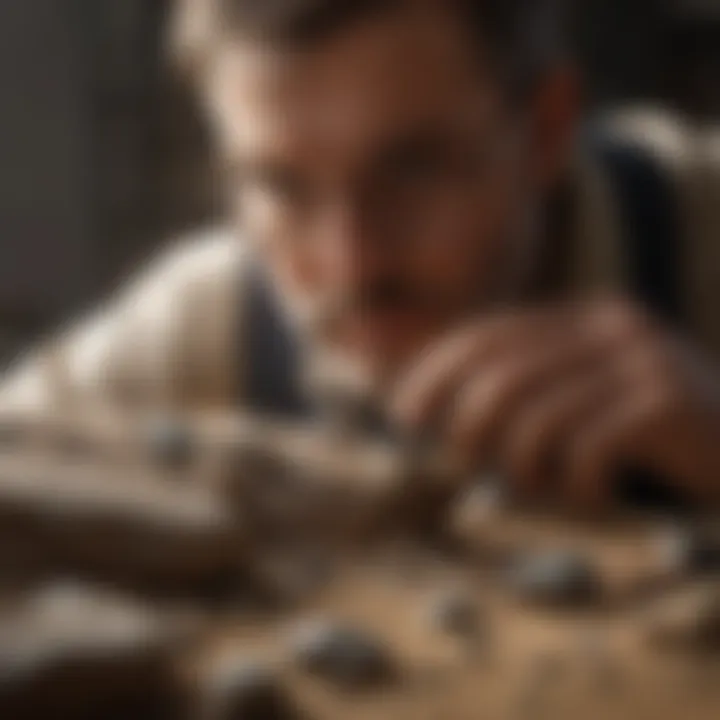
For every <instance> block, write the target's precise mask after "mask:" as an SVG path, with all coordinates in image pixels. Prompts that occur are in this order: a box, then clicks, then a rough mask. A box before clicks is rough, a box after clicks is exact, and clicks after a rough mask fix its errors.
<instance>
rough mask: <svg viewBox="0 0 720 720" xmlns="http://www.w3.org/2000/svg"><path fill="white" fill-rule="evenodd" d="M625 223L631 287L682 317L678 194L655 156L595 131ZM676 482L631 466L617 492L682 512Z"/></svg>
mask: <svg viewBox="0 0 720 720" xmlns="http://www.w3.org/2000/svg"><path fill="white" fill-rule="evenodd" d="M593 143H594V147H595V150H596V152H597V153H598V155H599V157H600V160H601V162H602V164H603V165H604V167H605V170H606V172H607V173H608V176H609V178H610V184H611V186H612V189H613V192H614V194H615V197H616V198H617V203H618V206H619V208H620V220H621V222H622V228H623V241H624V248H623V249H624V252H625V262H626V264H627V268H628V281H629V285H630V287H629V288H628V291H629V292H630V293H631V294H632V295H633V296H634V297H635V299H636V300H637V301H639V302H640V303H642V304H643V305H644V306H645V307H647V308H648V309H649V310H650V311H651V312H653V313H654V314H655V315H656V316H658V317H660V318H662V319H663V320H665V321H666V322H668V323H672V324H680V323H681V322H682V320H683V306H682V287H681V283H680V279H681V277H682V269H681V260H682V257H681V242H682V239H681V233H680V222H679V213H678V205H677V196H676V193H675V192H674V191H673V187H672V184H671V181H670V179H669V177H668V176H667V174H666V173H664V172H663V170H662V168H661V167H660V165H659V163H658V162H657V160H656V159H655V158H653V157H651V156H650V154H649V153H647V152H645V151H643V150H642V148H640V147H637V146H636V145H633V144H631V143H626V142H621V141H618V140H616V139H612V138H609V137H607V136H603V135H601V134H598V135H595V137H594V138H593ZM674 487H675V486H674V485H673V484H672V483H669V482H667V480H665V479H664V478H662V477H660V476H658V475H657V474H656V473H651V472H648V471H646V470H643V469H640V468H636V469H628V471H627V472H626V473H624V474H623V475H622V477H621V479H620V480H619V483H618V493H619V494H620V496H621V497H622V498H623V499H624V500H625V501H626V502H629V503H630V504H632V505H635V506H640V507H643V508H646V509H654V510H661V511H672V512H678V511H683V510H688V509H689V504H688V503H687V501H686V498H684V497H683V496H682V494H681V493H680V492H678V491H676V490H675V489H674Z"/></svg>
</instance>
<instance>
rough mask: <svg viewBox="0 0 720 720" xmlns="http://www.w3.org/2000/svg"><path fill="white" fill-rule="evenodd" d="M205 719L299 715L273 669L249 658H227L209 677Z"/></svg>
mask: <svg viewBox="0 0 720 720" xmlns="http://www.w3.org/2000/svg"><path fill="white" fill-rule="evenodd" d="M206 682H207V686H206V687H205V689H204V690H205V695H204V697H203V707H202V718H203V720H286V718H293V717H295V713H294V712H293V708H292V704H291V703H290V701H289V699H288V698H287V696H286V694H285V692H284V689H283V688H282V686H281V684H280V682H279V679H278V677H277V676H276V674H275V673H274V672H273V671H272V669H270V668H268V667H265V666H263V665H261V664H259V663H255V662H252V661H249V660H247V659H246V658H234V659H232V660H225V661H224V662H223V663H222V664H221V665H219V666H218V667H217V668H215V671H214V672H213V673H212V674H211V675H210V677H209V678H207V681H206Z"/></svg>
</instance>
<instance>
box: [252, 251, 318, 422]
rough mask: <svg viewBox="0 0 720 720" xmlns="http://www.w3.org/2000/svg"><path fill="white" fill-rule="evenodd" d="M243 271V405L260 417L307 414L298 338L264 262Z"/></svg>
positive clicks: (254, 264)
mask: <svg viewBox="0 0 720 720" xmlns="http://www.w3.org/2000/svg"><path fill="white" fill-rule="evenodd" d="M242 272H243V273H244V277H243V279H242V282H240V283H239V287H240V288H241V292H242V293H243V297H242V298H241V305H240V307H241V308H242V311H243V312H242V315H243V316H242V319H241V333H240V335H241V337H240V338H239V342H240V343H241V347H239V348H238V356H239V357H240V358H241V359H242V362H240V363H238V366H239V368H240V369H241V370H240V371H241V372H242V373H244V377H243V378H242V383H241V384H240V386H241V387H242V388H243V396H242V398H241V401H242V403H243V405H245V406H246V407H249V408H250V409H253V410H256V411H258V412H262V413H268V414H273V415H304V414H306V413H307V412H308V411H309V409H308V405H307V402H306V399H305V398H304V396H303V395H302V393H301V391H300V381H299V368H300V357H299V355H300V353H299V343H298V342H297V338H296V337H295V334H294V333H293V331H292V329H291V328H290V325H289V323H288V322H287V318H285V316H284V314H283V312H282V309H281V308H280V306H279V304H278V301H277V298H276V296H275V293H274V292H273V289H272V287H271V284H270V281H269V279H268V278H267V276H266V274H265V273H264V272H263V270H262V267H261V265H260V263H258V262H255V263H250V264H248V266H247V267H244V268H243V270H242Z"/></svg>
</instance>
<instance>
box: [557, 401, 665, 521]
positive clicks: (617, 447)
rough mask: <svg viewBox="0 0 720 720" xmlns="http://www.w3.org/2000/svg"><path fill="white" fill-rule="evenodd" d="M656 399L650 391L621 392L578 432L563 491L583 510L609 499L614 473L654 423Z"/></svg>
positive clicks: (601, 504)
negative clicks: (622, 395)
mask: <svg viewBox="0 0 720 720" xmlns="http://www.w3.org/2000/svg"><path fill="white" fill-rule="evenodd" d="M659 409H660V397H659V395H658V393H657V392H655V391H654V389H653V388H651V389H650V390H649V391H646V390H641V391H640V392H636V393H624V397H618V398H616V401H615V402H612V403H608V404H607V406H606V408H605V410H604V411H603V412H601V413H598V414H597V415H596V416H595V417H594V418H593V419H592V420H589V421H588V422H586V423H585V424H584V425H583V427H582V428H581V429H580V430H578V431H577V432H576V433H575V435H574V437H573V440H572V445H571V447H569V448H568V454H567V455H566V458H565V463H564V473H563V475H564V478H563V479H564V489H565V491H566V493H567V496H568V498H569V499H570V500H571V501H572V502H574V503H576V504H578V505H580V506H583V507H587V508H592V507H596V508H597V507H602V506H603V505H605V504H606V503H607V502H608V500H609V499H610V496H611V491H612V484H613V479H614V477H615V474H616V472H617V471H618V469H619V468H621V467H622V466H623V465H624V464H625V462H626V461H627V460H628V459H629V458H630V457H631V455H632V446H633V444H634V443H635V442H637V440H638V439H640V437H641V436H642V435H643V434H644V433H645V432H646V429H647V427H648V425H649V424H651V423H652V422H654V418H655V417H656V416H657V413H658V410H659Z"/></svg>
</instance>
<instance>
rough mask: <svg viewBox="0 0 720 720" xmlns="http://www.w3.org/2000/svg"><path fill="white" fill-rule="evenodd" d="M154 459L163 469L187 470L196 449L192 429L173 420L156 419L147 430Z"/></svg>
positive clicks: (150, 450) (148, 442)
mask: <svg viewBox="0 0 720 720" xmlns="http://www.w3.org/2000/svg"><path fill="white" fill-rule="evenodd" d="M146 439H147V445H148V449H149V452H150V455H151V457H152V459H153V460H154V461H155V462H157V463H158V464H159V465H161V466H162V467H166V468H170V469H182V468H186V467H187V466H188V465H189V464H190V463H191V462H192V460H193V456H194V452H195V447H194V439H193V436H192V433H191V432H190V429H189V428H188V427H187V426H186V425H185V424H184V423H182V422H181V421H179V420H176V419H173V418H161V419H156V420H155V421H153V422H152V423H151V424H150V425H148V427H147V429H146Z"/></svg>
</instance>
